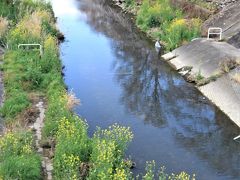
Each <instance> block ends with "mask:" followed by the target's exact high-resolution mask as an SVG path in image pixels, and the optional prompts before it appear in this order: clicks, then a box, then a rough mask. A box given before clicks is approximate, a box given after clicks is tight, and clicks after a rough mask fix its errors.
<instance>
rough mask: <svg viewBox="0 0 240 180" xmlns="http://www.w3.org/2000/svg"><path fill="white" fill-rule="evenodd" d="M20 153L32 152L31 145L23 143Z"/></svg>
mask: <svg viewBox="0 0 240 180" xmlns="http://www.w3.org/2000/svg"><path fill="white" fill-rule="evenodd" d="M22 153H24V154H31V153H32V147H31V146H30V145H29V144H26V145H24V146H23V147H22Z"/></svg>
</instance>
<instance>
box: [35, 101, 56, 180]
mask: <svg viewBox="0 0 240 180" xmlns="http://www.w3.org/2000/svg"><path fill="white" fill-rule="evenodd" d="M36 107H37V109H38V111H39V117H38V118H37V119H36V121H35V122H34V124H33V125H32V126H31V127H30V128H32V129H33V130H34V132H35V138H36V139H35V144H36V148H37V151H38V153H39V154H40V155H41V157H42V170H43V179H45V180H51V179H52V170H53V165H52V160H51V159H50V158H49V153H46V152H49V151H51V150H52V149H51V148H49V147H42V145H41V143H40V142H41V140H42V128H43V126H44V117H45V115H44V113H45V108H44V102H43V101H42V100H40V101H39V103H38V104H36Z"/></svg>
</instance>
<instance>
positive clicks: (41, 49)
mask: <svg viewBox="0 0 240 180" xmlns="http://www.w3.org/2000/svg"><path fill="white" fill-rule="evenodd" d="M21 46H38V47H39V52H40V56H42V55H43V48H42V45H41V44H19V45H18V49H19V48H20V47H21Z"/></svg>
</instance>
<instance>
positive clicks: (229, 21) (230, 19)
mask: <svg viewBox="0 0 240 180" xmlns="http://www.w3.org/2000/svg"><path fill="white" fill-rule="evenodd" d="M209 27H220V28H222V29H223V38H224V39H226V40H228V39H230V38H231V37H232V36H234V35H236V34H237V33H239V32H240V1H236V2H235V3H233V4H230V5H229V6H226V7H224V8H223V9H222V10H221V11H220V12H219V13H218V14H215V15H213V16H212V17H211V18H209V19H208V20H207V21H206V22H205V23H204V24H203V26H202V29H203V32H204V33H205V35H206V32H207V29H208V28H209Z"/></svg>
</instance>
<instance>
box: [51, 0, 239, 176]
mask: <svg viewBox="0 0 240 180" xmlns="http://www.w3.org/2000/svg"><path fill="white" fill-rule="evenodd" d="M52 3H53V8H54V12H55V14H56V16H57V17H58V26H59V29H60V30H61V31H62V32H63V33H64V35H65V37H66V41H65V42H64V43H63V44H62V45H61V58H62V62H63V65H64V66H65V71H64V72H65V82H66V84H67V86H68V88H69V90H71V91H73V92H74V93H75V94H76V96H77V97H78V98H79V99H80V100H81V105H80V106H78V107H76V108H75V112H76V113H77V114H78V115H79V116H81V117H82V118H84V119H87V122H88V124H89V134H90V135H92V134H93V132H94V130H95V129H96V126H100V127H103V128H106V127H108V126H109V125H111V124H113V123H118V124H120V125H124V126H130V127H131V129H132V131H133V133H134V139H133V141H132V142H131V144H130V146H129V149H128V151H127V152H126V156H127V157H128V156H130V157H131V158H132V159H133V161H135V162H136V164H137V167H136V168H135V169H134V170H133V172H134V173H135V174H137V173H142V172H144V166H145V162H146V161H149V160H155V161H156V164H157V166H158V167H160V166H165V167H166V168H167V172H175V173H177V172H179V171H186V172H188V173H190V174H193V173H195V174H196V177H197V179H204V180H214V179H217V180H219V179H224V180H225V179H240V143H238V142H235V141H233V137H235V136H237V135H239V134H240V130H239V128H237V127H236V126H235V125H234V124H233V123H232V122H231V121H230V120H229V119H228V118H227V117H226V116H225V115H224V114H223V113H221V112H219V110H218V109H217V108H216V107H215V106H214V105H212V104H211V103H210V102H209V101H208V100H206V99H205V98H204V97H203V96H202V95H201V94H200V93H199V92H198V91H197V90H196V89H195V88H194V86H193V85H192V84H188V83H186V82H185V81H184V79H183V78H182V77H181V76H180V75H178V74H177V73H176V72H175V71H174V70H173V69H172V68H171V67H170V66H169V65H167V64H166V63H165V62H163V61H162V60H161V59H160V56H159V55H158V54H157V53H156V51H155V49H154V43H153V42H151V41H149V39H147V38H146V37H145V36H144V35H143V34H142V33H141V32H139V31H138V30H137V29H136V27H135V26H134V23H133V22H132V20H131V18H130V16H129V15H126V14H124V13H122V12H121V11H120V10H119V9H118V8H113V7H112V6H110V5H109V3H106V2H105V1H104V0H79V1H76V0H52Z"/></svg>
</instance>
